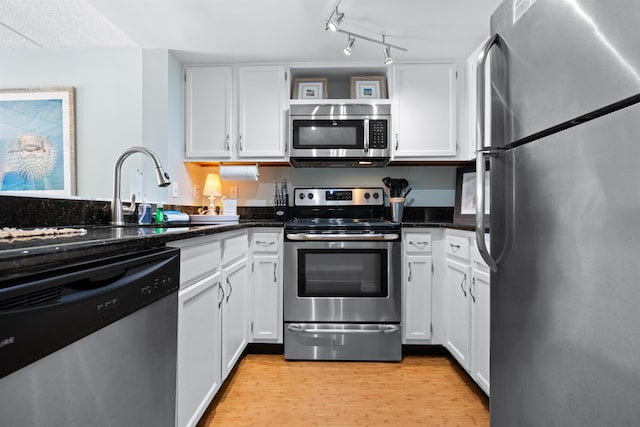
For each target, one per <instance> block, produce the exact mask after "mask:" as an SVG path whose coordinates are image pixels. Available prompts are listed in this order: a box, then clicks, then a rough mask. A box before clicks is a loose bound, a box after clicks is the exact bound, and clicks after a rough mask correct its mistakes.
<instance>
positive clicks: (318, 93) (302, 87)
mask: <svg viewBox="0 0 640 427" xmlns="http://www.w3.org/2000/svg"><path fill="white" fill-rule="evenodd" d="M327 86H328V85H327V79H326V78H324V77H304V78H297V79H295V80H294V81H293V97H292V99H327V98H328V96H327V90H328V89H327Z"/></svg>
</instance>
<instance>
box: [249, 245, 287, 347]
mask: <svg viewBox="0 0 640 427" xmlns="http://www.w3.org/2000/svg"><path fill="white" fill-rule="evenodd" d="M279 260H280V257H279V255H278V254H277V253H276V254H260V255H254V256H253V262H252V264H251V270H252V271H251V287H252V290H251V299H252V301H253V304H252V317H251V318H252V320H251V333H252V338H253V340H254V341H257V342H274V343H281V342H282V268H281V263H280V262H279Z"/></svg>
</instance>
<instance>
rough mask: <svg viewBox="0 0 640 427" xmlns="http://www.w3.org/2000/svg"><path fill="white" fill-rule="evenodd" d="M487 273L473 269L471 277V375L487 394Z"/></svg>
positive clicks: (488, 301) (488, 286) (488, 288)
mask: <svg viewBox="0 0 640 427" xmlns="http://www.w3.org/2000/svg"><path fill="white" fill-rule="evenodd" d="M489 283H490V279H489V274H487V273H485V272H484V271H480V270H476V269H474V270H473V277H472V279H471V290H470V296H471V302H472V304H471V361H472V362H471V376H472V377H473V378H474V379H475V380H476V382H477V383H478V384H479V385H480V387H482V389H483V390H484V391H485V393H487V394H489V378H490V377H489V357H490V356H489V355H490V351H489V348H490V346H489V337H490V329H491V320H490V319H491V317H490V295H491V292H490V291H491V287H490V284H489Z"/></svg>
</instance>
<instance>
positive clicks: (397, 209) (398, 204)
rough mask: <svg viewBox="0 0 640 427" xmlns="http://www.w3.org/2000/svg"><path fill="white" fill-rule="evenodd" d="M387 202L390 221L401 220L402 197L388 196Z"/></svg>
mask: <svg viewBox="0 0 640 427" xmlns="http://www.w3.org/2000/svg"><path fill="white" fill-rule="evenodd" d="M389 204H390V205H391V221H393V222H402V215H403V213H404V197H389Z"/></svg>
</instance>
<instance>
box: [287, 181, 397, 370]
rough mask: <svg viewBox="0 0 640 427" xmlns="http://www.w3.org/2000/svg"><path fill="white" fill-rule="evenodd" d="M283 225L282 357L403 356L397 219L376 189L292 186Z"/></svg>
mask: <svg viewBox="0 0 640 427" xmlns="http://www.w3.org/2000/svg"><path fill="white" fill-rule="evenodd" d="M293 204H294V208H293V218H294V219H293V220H291V221H289V222H287V223H286V224H285V243H284V257H285V265H286V266H287V267H286V273H285V277H284V321H285V325H284V326H285V341H284V347H285V358H286V359H303V360H383V361H398V360H401V358H402V343H401V335H402V334H401V330H400V319H401V312H400V307H401V305H400V302H401V295H400V290H401V285H400V281H401V272H400V262H401V261H400V257H401V252H400V251H401V243H400V235H401V233H400V224H397V223H394V222H391V221H387V220H385V219H384V211H385V210H384V192H383V190H382V188H296V189H295V190H294V203H293Z"/></svg>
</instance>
